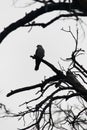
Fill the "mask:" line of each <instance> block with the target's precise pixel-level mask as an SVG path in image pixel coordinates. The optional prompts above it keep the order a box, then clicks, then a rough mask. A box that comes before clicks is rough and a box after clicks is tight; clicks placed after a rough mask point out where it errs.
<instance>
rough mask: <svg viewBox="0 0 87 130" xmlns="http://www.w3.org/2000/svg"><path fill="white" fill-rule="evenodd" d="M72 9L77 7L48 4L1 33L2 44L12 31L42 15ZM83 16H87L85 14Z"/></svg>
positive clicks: (63, 4)
mask: <svg viewBox="0 0 87 130" xmlns="http://www.w3.org/2000/svg"><path fill="white" fill-rule="evenodd" d="M70 7H71V9H75V8H76V7H75V5H73V4H71V5H70V4H69V3H56V4H53V3H51V4H48V5H46V6H42V7H41V8H39V9H36V10H35V11H31V12H30V13H28V14H26V15H25V16H24V17H23V18H21V19H19V20H17V21H16V22H14V23H12V24H10V25H9V26H8V27H6V28H4V30H3V31H2V32H1V33H0V43H1V42H2V41H3V40H4V38H5V37H6V36H7V35H8V34H10V33H11V32H12V31H14V30H16V29H17V28H19V27H22V26H24V25H25V24H27V23H29V22H31V21H32V20H34V19H36V18H37V17H39V16H40V15H42V14H44V13H48V12H51V11H55V10H63V11H64V10H66V11H69V12H70ZM82 15H83V16H87V14H83V13H82Z"/></svg>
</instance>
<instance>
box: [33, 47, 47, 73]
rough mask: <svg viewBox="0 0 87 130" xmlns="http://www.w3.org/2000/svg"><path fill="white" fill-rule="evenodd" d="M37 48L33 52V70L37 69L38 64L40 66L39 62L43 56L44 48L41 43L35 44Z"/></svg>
mask: <svg viewBox="0 0 87 130" xmlns="http://www.w3.org/2000/svg"><path fill="white" fill-rule="evenodd" d="M36 47H37V49H36V52H35V55H34V56H35V58H36V59H35V70H36V71H37V70H39V66H40V63H41V59H43V57H44V56H45V50H44V48H43V47H42V45H37V46H36Z"/></svg>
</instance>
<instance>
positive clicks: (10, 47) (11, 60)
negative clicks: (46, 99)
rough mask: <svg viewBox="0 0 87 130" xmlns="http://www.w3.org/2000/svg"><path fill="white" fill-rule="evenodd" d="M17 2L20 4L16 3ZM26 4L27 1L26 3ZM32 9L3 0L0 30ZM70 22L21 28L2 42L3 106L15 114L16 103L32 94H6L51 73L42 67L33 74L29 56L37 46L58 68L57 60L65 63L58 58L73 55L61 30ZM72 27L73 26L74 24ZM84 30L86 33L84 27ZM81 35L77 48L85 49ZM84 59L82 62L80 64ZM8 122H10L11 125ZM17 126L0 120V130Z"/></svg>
mask: <svg viewBox="0 0 87 130" xmlns="http://www.w3.org/2000/svg"><path fill="white" fill-rule="evenodd" d="M24 1H25V0H24ZM19 2H21V1H20V0H19ZM25 2H28V0H26V1H25ZM19 5H20V3H18V5H17V6H18V7H19ZM21 5H24V3H21ZM34 6H35V5H34ZM31 8H32V6H31V7H27V8H16V7H14V6H13V4H12V0H2V2H1V3H0V30H3V28H4V27H6V26H8V25H9V24H11V23H12V22H15V21H16V20H18V19H19V18H21V17H23V16H24V15H25V12H29V11H30V10H31ZM57 14H58V13H56V12H53V13H52V14H49V17H46V15H44V16H43V17H40V18H39V19H37V21H38V20H40V21H42V22H43V20H44V21H47V20H48V19H49V18H50V17H51V16H52V15H55V16H57ZM85 21H86V20H85ZM71 23H72V20H71V21H69V22H68V21H63V20H61V21H59V22H55V23H53V24H52V25H51V26H49V27H47V28H46V29H42V28H41V27H35V28H33V29H32V31H31V32H29V33H28V31H29V29H30V28H26V29H25V28H20V29H17V30H16V31H14V32H12V33H11V34H10V35H8V36H7V37H6V38H5V39H4V41H3V42H2V44H1V45H0V102H1V103H3V104H6V105H7V108H8V109H9V110H11V111H13V112H14V111H16V110H17V106H18V104H21V103H23V102H24V101H28V98H29V99H30V96H32V95H33V93H31V92H30V93H29V92H26V93H21V94H17V95H13V96H12V97H9V98H6V94H7V92H9V91H10V90H12V89H17V88H20V87H26V86H30V85H33V84H35V83H39V82H40V81H41V80H43V79H44V76H50V75H52V74H53V72H50V69H49V68H48V67H47V66H45V65H44V64H41V66H40V70H39V71H38V72H35V71H34V61H33V60H32V59H31V58H30V55H33V54H34V52H35V49H36V45H37V44H42V45H43V47H44V48H45V53H46V54H45V59H47V60H49V61H50V62H52V63H53V64H54V65H56V66H57V67H58V68H59V65H58V61H60V63H61V64H64V65H65V64H66V65H67V63H65V62H64V63H63V61H61V60H60V57H62V58H66V57H68V56H70V55H69V54H70V53H71V52H72V49H73V48H74V45H75V43H74V40H73V38H72V37H71V35H70V34H68V33H65V32H63V31H61V30H60V29H61V28H62V27H64V26H65V27H66V29H68V25H71ZM72 27H74V24H73V23H72ZM85 28H86V31H87V27H85ZM81 34H82V32H81ZM81 34H80V45H81V46H82V47H83V48H87V44H85V43H86V40H87V38H86V37H85V40H83V37H82V36H81ZM84 60H85V59H83V60H82V63H83V61H84ZM84 64H85V62H84ZM43 70H44V71H43ZM30 94H31V95H30ZM11 120H13V121H12V123H11ZM10 123H11V124H12V125H10ZM17 124H18V122H17V120H16V119H8V120H7V119H6V118H5V119H0V130H7V129H8V130H16V128H17ZM13 126H14V127H13ZM13 128H14V129H13Z"/></svg>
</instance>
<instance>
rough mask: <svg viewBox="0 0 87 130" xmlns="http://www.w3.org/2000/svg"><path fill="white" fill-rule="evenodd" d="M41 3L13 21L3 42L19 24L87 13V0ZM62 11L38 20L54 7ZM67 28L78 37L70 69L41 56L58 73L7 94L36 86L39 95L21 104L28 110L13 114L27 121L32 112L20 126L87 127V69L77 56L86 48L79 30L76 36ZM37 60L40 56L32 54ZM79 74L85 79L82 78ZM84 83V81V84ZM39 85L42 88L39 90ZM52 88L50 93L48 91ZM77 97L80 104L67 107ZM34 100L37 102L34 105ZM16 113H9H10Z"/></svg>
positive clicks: (39, 128)
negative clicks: (80, 40)
mask: <svg viewBox="0 0 87 130" xmlns="http://www.w3.org/2000/svg"><path fill="white" fill-rule="evenodd" d="M34 2H36V3H37V2H38V3H40V4H41V7H40V8H38V9H36V10H34V11H31V12H29V13H27V14H25V16H24V17H23V18H21V19H19V20H17V21H16V22H14V23H12V24H10V25H9V26H8V27H6V28H5V29H4V30H3V31H2V32H1V33H0V42H2V41H3V40H4V38H5V37H6V36H7V35H8V34H10V33H11V32H12V31H15V30H16V29H18V28H19V27H29V26H31V27H32V26H41V27H42V28H46V27H47V26H49V25H50V24H52V23H53V22H55V21H57V20H59V19H60V18H62V17H66V18H68V17H75V20H76V21H77V22H78V21H79V20H80V17H85V16H87V4H86V3H87V2H86V0H64V1H62V0H59V1H54V0H34ZM55 10H56V11H61V14H59V15H58V16H57V17H54V18H52V19H50V20H49V22H47V23H45V22H44V20H43V23H37V22H36V21H35V19H36V18H37V17H39V16H42V15H43V14H45V13H49V12H52V11H55ZM62 30H63V31H65V32H67V33H70V34H71V36H72V37H73V38H74V40H75V48H74V50H73V51H72V54H71V56H70V57H69V58H66V61H70V65H69V67H68V69H67V71H65V72H64V71H63V70H62V69H60V70H59V69H57V68H56V67H55V66H54V65H53V64H52V63H50V62H49V61H47V60H45V59H40V60H41V62H42V63H43V64H45V65H46V66H48V68H50V71H53V72H54V73H55V74H54V75H53V76H50V77H49V78H46V79H44V81H42V82H41V83H38V84H35V85H32V86H28V87H24V88H19V89H16V90H11V92H9V93H8V94H7V97H9V96H12V95H13V94H16V93H20V92H23V91H30V90H34V89H35V90H36V89H37V93H36V97H35V98H33V99H32V100H30V101H28V102H24V103H23V104H21V105H20V106H23V105H24V106H26V110H24V111H22V112H20V113H18V114H13V117H19V118H20V119H23V120H24V122H26V119H25V116H26V115H27V114H28V115H29V116H31V120H30V121H29V123H28V124H29V125H28V126H25V127H24V128H21V129H20V130H26V129H31V130H36V129H37V130H45V129H46V130H56V129H58V130H68V129H71V130H86V129H87V127H86V124H87V117H86V115H87V107H86V102H87V90H86V87H85V86H86V85H87V83H86V81H85V80H86V78H87V70H86V69H85V68H84V67H83V65H81V64H80V63H79V62H78V60H77V57H78V56H80V55H82V54H84V50H83V49H82V48H80V49H79V48H78V44H79V43H78V34H79V30H78V28H77V30H76V36H74V34H73V33H72V30H71V28H70V27H69V30H65V29H63V28H62ZM30 57H31V58H32V59H33V60H35V59H36V58H37V57H36V56H30ZM78 77H79V78H80V79H81V80H79V79H78ZM83 84H84V85H83ZM38 89H39V90H38ZM51 89H52V92H50V93H49V94H48V95H47V96H46V93H47V92H49V90H51ZM72 99H74V100H75V101H76V100H77V101H78V102H79V106H69V107H68V105H67V107H66V108H65V109H64V108H63V104H64V102H68V101H69V100H72ZM31 103H34V105H30V104H31ZM10 114H12V113H10V112H9V113H8V115H9V116H10Z"/></svg>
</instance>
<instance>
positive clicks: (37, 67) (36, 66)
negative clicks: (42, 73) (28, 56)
mask: <svg viewBox="0 0 87 130" xmlns="http://www.w3.org/2000/svg"><path fill="white" fill-rule="evenodd" d="M39 66H40V61H39V60H36V65H35V70H36V71H37V70H39Z"/></svg>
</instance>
